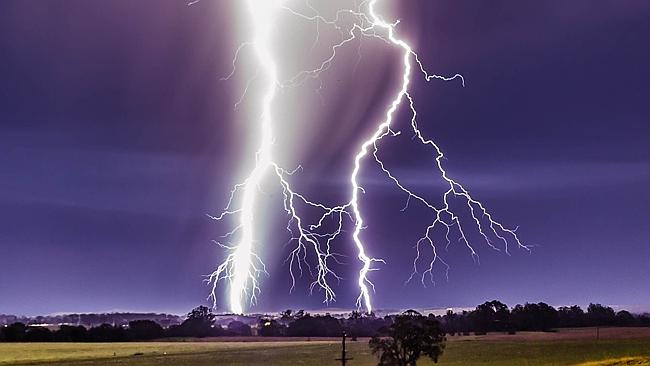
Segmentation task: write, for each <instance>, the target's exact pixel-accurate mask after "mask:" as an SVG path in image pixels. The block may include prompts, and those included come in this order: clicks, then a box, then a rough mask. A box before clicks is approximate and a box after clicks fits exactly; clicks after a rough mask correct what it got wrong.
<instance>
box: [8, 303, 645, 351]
mask: <svg viewBox="0 0 650 366" xmlns="http://www.w3.org/2000/svg"><path fill="white" fill-rule="evenodd" d="M144 315H147V314H144ZM153 315H154V316H156V319H161V320H162V321H163V322H166V321H167V319H173V317H170V316H162V317H161V316H159V315H157V314H153ZM404 315H408V314H401V315H399V316H404ZM411 315H414V314H411ZM17 318H18V317H15V316H7V315H3V316H0V320H2V319H5V320H6V319H17ZM73 318H77V317H76V316H75V317H71V316H66V319H73ZM78 318H81V316H80V317H78ZM83 318H84V319H86V321H93V322H94V321H99V320H110V319H116V318H121V319H124V317H121V316H119V314H118V315H116V314H100V315H96V314H95V315H93V314H83ZM394 318H396V317H391V316H386V317H384V318H380V317H376V316H375V315H374V314H362V313H360V312H358V311H353V312H352V313H350V315H349V316H348V317H347V318H343V317H341V318H336V317H333V316H330V315H310V314H306V313H305V312H304V311H303V310H299V311H295V312H294V311H293V310H286V311H283V312H281V313H279V314H277V315H276V316H275V317H259V318H257V319H250V320H248V322H249V324H246V323H245V322H244V321H241V320H245V319H241V320H238V319H232V318H230V317H229V316H228V317H227V318H226V319H227V320H228V321H229V323H227V326H225V327H224V325H226V324H225V323H223V322H222V323H220V324H217V323H216V322H215V319H216V316H215V315H214V314H213V313H212V310H211V309H210V308H208V307H206V306H199V307H196V308H194V309H192V311H190V312H189V313H188V314H187V316H186V318H185V321H183V322H182V323H181V324H179V325H168V326H167V327H163V326H162V325H161V324H160V323H157V322H156V321H153V320H151V319H133V318H132V317H130V316H129V317H126V319H131V320H130V321H129V322H128V323H126V324H125V323H116V322H114V323H113V324H109V323H108V322H106V323H104V324H101V325H97V326H94V327H90V328H86V327H84V326H82V325H77V326H73V325H65V324H64V325H61V326H59V327H58V329H55V330H50V329H49V328H51V327H52V326H51V325H47V320H48V319H52V318H51V317H34V318H31V319H28V320H27V322H20V321H13V322H11V323H8V322H5V323H4V325H3V324H0V342H50V341H51V342H117V341H119V342H124V341H135V340H151V339H157V338H165V337H216V336H226V335H230V336H250V335H253V334H255V333H257V335H260V336H270V337H281V336H299V337H338V336H340V335H341V333H342V332H343V331H344V330H345V331H346V332H347V334H348V335H350V336H351V337H352V339H353V340H356V338H357V337H373V336H375V335H378V334H380V330H383V331H386V329H389V327H390V326H391V325H392V324H394ZM57 319H58V318H57ZM436 320H438V321H439V322H440V327H441V329H442V330H443V331H444V332H445V333H446V334H448V335H450V336H454V335H455V334H464V335H469V334H470V332H475V334H484V333H487V332H508V333H514V332H516V331H549V330H552V329H554V328H567V327H572V328H573V327H584V326H590V327H602V326H621V327H631V326H650V314H642V315H635V314H631V313H630V312H628V311H625V310H621V311H618V312H615V311H614V309H612V308H611V307H608V306H604V305H601V304H590V305H589V306H588V308H587V311H586V312H585V311H583V310H582V309H581V308H580V307H579V306H577V305H573V306H563V307H559V308H558V309H555V308H553V307H552V306H550V305H548V304H546V303H543V302H539V303H526V304H524V305H515V306H514V307H513V308H512V309H509V308H508V306H507V305H506V304H504V303H502V302H500V301H497V300H492V301H487V302H485V303H483V304H481V305H478V306H477V307H476V308H475V309H474V310H472V311H462V312H460V313H454V312H453V311H451V310H449V311H447V313H446V314H445V315H444V316H438V317H436ZM222 321H223V320H222ZM253 322H257V324H254V323H253ZM167 324H169V323H167ZM250 324H253V327H251V326H250ZM253 328H256V329H253ZM384 334H385V333H384Z"/></svg>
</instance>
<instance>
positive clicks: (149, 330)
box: [128, 320, 165, 340]
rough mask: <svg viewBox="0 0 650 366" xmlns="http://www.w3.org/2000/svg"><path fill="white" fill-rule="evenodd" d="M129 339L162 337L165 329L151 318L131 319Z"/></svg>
mask: <svg viewBox="0 0 650 366" xmlns="http://www.w3.org/2000/svg"><path fill="white" fill-rule="evenodd" d="M128 335H129V339H137V340H149V339H156V338H162V337H164V336H165V330H164V329H163V327H161V326H160V325H159V324H158V323H156V322H154V321H153V320H133V321H130V322H129V331H128Z"/></svg>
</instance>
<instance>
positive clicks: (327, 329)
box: [287, 314, 343, 337]
mask: <svg viewBox="0 0 650 366" xmlns="http://www.w3.org/2000/svg"><path fill="white" fill-rule="evenodd" d="M342 331H343V329H342V328H341V323H339V321H338V319H336V318H334V317H332V316H331V315H325V316H311V315H309V314H307V315H305V316H303V317H302V318H299V319H296V320H295V321H293V322H291V323H289V328H287V335H289V336H293V337H338V336H340V335H341V333H342Z"/></svg>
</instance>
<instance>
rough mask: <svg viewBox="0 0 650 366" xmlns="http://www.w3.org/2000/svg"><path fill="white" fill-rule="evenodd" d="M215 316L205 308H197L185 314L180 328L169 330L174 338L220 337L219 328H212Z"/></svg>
mask: <svg viewBox="0 0 650 366" xmlns="http://www.w3.org/2000/svg"><path fill="white" fill-rule="evenodd" d="M214 318H215V315H214V314H213V313H212V310H211V309H210V308H208V307H207V306H203V305H201V306H198V307H196V308H194V309H192V311H190V312H189V313H188V314H187V319H185V321H183V323H181V325H180V326H178V327H175V328H173V329H170V333H171V334H173V335H174V336H181V337H200V338H202V337H210V336H219V335H221V331H220V330H221V327H215V326H214Z"/></svg>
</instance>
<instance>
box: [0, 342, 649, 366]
mask: <svg viewBox="0 0 650 366" xmlns="http://www.w3.org/2000/svg"><path fill="white" fill-rule="evenodd" d="M349 351H350V352H349V356H350V357H354V360H353V361H352V362H350V365H351V366H354V365H374V364H375V362H374V358H373V356H372V355H371V354H370V351H369V349H368V346H367V342H361V341H360V342H350V344H349ZM339 352H340V348H339V344H338V343H336V342H328V341H324V342H320V341H319V342H316V341H312V342H251V343H242V342H236V343H235V342H231V343H219V342H171V343H170V342H167V343H162V342H151V343H148V342H142V343H99V344H91V343H58V344H57V343H31V344H30V343H23V344H20V343H17V344H7V343H4V344H3V343H0V365H58V366H62V365H69V366H82V365H84V366H94V365H122V366H154V365H155V366H158V365H169V366H172V365H174V366H208V365H209V366H214V365H260V364H261V365H264V366H275V365H296V366H297V365H336V364H337V363H336V362H335V361H334V359H335V358H337V357H338V356H339ZM114 353H115V356H114V355H113V354H114ZM136 353H142V355H134V354H136ZM625 357H643V358H650V342H648V340H607V341H602V340H601V341H595V340H574V341H488V340H469V341H454V342H448V344H447V349H446V350H445V354H444V355H443V357H442V359H441V360H440V362H439V363H438V365H441V366H453V365H479V366H480V365H495V366H509V365H517V366H521V365H524V366H528V365H575V364H580V363H585V362H589V361H598V360H606V359H611V360H613V361H614V360H617V359H618V360H620V359H622V358H625ZM628 364H630V365H632V364H638V363H622V362H619V363H615V362H610V363H605V364H604V365H628ZM418 365H432V363H430V362H424V361H423V362H419V363H418Z"/></svg>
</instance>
